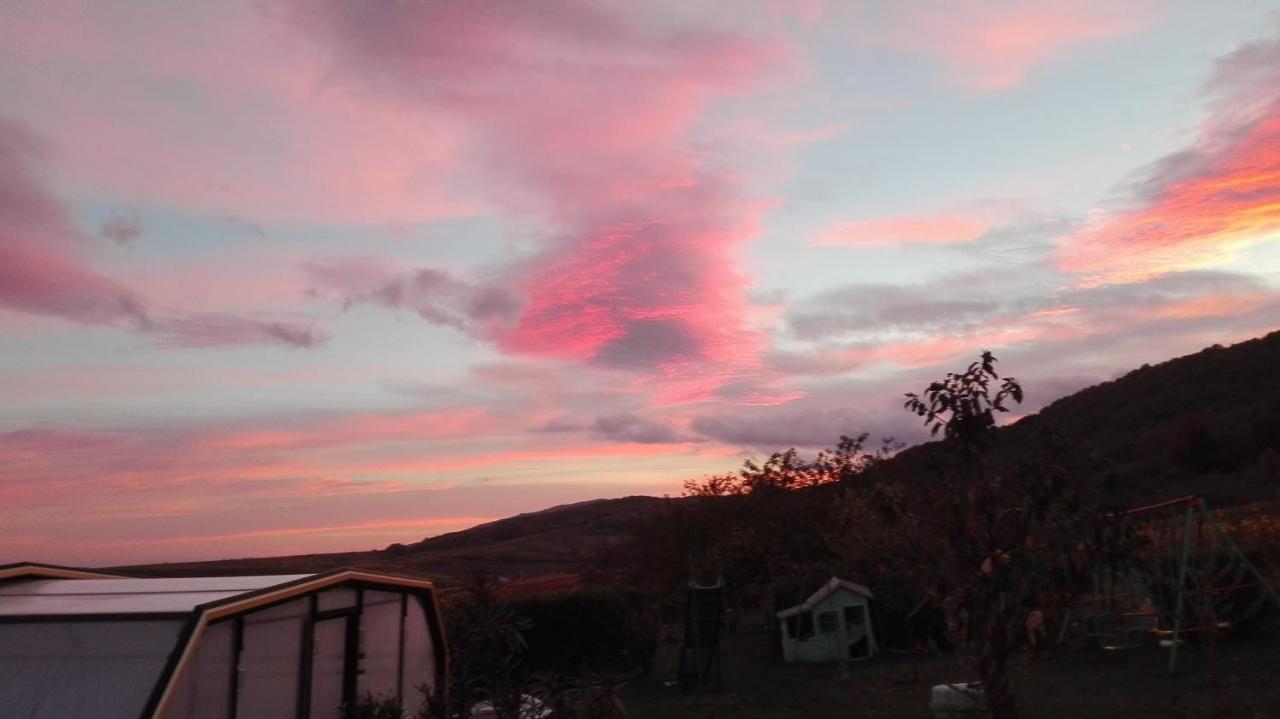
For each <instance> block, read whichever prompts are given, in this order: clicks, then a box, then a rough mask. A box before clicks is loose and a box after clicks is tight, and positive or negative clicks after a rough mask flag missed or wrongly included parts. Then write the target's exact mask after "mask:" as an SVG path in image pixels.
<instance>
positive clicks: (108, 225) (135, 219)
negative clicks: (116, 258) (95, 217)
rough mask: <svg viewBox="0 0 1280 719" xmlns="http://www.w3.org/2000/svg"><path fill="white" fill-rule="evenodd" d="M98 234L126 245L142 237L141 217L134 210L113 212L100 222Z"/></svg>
mask: <svg viewBox="0 0 1280 719" xmlns="http://www.w3.org/2000/svg"><path fill="white" fill-rule="evenodd" d="M98 234H99V235H101V236H102V237H103V238H105V239H108V240H111V241H112V242H114V243H116V244H118V245H127V244H129V243H131V242H133V241H134V240H136V239H138V238H139V237H142V217H141V216H140V215H139V214H138V213H136V212H132V213H128V214H120V213H117V214H114V215H112V216H111V217H110V218H109V219H108V220H107V221H106V222H104V223H102V227H100V228H98Z"/></svg>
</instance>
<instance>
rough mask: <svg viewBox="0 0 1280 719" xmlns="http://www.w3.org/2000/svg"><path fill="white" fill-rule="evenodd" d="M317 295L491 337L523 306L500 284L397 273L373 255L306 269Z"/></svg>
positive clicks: (436, 273)
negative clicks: (405, 313) (397, 311)
mask: <svg viewBox="0 0 1280 719" xmlns="http://www.w3.org/2000/svg"><path fill="white" fill-rule="evenodd" d="M303 267H304V269H305V270H306V272H307V274H308V275H309V276H310V277H311V281H312V283H313V285H314V287H313V288H312V290H311V294H312V295H313V296H318V297H333V298H336V299H338V300H339V301H341V302H342V303H343V305H344V306H347V307H350V306H353V305H356V304H373V305H378V306H381V307H388V308H392V309H405V310H409V311H412V312H416V313H417V314H418V316H419V317H421V318H422V319H424V320H426V321H428V322H430V323H432V324H436V325H441V326H444V327H452V328H454V329H456V330H459V331H461V332H464V333H468V334H471V335H474V336H478V337H482V338H483V337H487V336H488V335H489V334H490V333H491V332H492V331H493V330H494V328H495V327H497V326H500V325H505V324H507V323H510V322H511V321H512V320H513V319H514V318H515V316H516V315H517V314H518V313H519V311H520V307H521V302H520V301H519V299H518V298H517V297H516V296H515V295H514V294H513V293H512V292H511V291H509V290H507V289H506V288H505V287H502V286H500V285H478V284H475V283H472V282H469V281H467V280H463V279H461V278H459V277H456V276H454V275H453V274H452V273H450V272H449V271H448V270H442V269H437V268H434V267H423V268H418V269H415V270H409V271H405V270H397V269H394V268H392V267H390V266H389V265H387V264H385V263H383V262H382V261H380V260H378V259H376V258H373V257H343V258H331V259H328V260H322V261H317V262H309V263H306V264H305V265H304V266H303Z"/></svg>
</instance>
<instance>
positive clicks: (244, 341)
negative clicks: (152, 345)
mask: <svg viewBox="0 0 1280 719" xmlns="http://www.w3.org/2000/svg"><path fill="white" fill-rule="evenodd" d="M152 332H153V333H154V334H155V335H156V336H158V337H159V338H160V342H161V344H162V345H165V346H172V347H189V348H200V347H231V346H238V345H256V344H282V345H287V346H289V347H299V348H311V347H318V346H320V345H322V344H324V343H325V342H326V341H328V335H327V334H325V333H324V332H323V331H321V330H320V329H319V328H317V327H316V326H315V325H313V324H311V323H309V322H289V321H281V320H262V319H254V318H250V317H242V316H240V315H234V314H227V313H223V312H204V313H198V314H191V315H186V316H180V317H169V318H165V319H163V320H159V321H157V322H156V323H155V324H154V326H153V327H152Z"/></svg>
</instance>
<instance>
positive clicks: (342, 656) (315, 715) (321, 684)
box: [311, 616, 357, 719]
mask: <svg viewBox="0 0 1280 719" xmlns="http://www.w3.org/2000/svg"><path fill="white" fill-rule="evenodd" d="M356 627H357V625H356V617H355V616H341V617H333V618H331V619H322V620H319V621H317V622H316V623H315V640H314V645H313V650H312V655H311V719H339V718H340V717H341V716H342V705H343V704H344V703H345V702H349V701H351V699H352V696H351V693H352V691H351V688H349V684H354V681H352V680H354V678H355V677H354V669H355V659H356V647H355V644H356V640H357V634H356V632H355V631H353V630H355V629H356ZM349 674H350V675H351V676H350V677H349V676H348V675H349Z"/></svg>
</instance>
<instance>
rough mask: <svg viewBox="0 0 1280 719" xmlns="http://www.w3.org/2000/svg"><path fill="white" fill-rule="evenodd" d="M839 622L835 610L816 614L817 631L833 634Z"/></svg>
mask: <svg viewBox="0 0 1280 719" xmlns="http://www.w3.org/2000/svg"><path fill="white" fill-rule="evenodd" d="M837 626H839V623H838V621H837V619H836V613H835V612H822V613H821V614H819V615H818V631H819V632H822V633H823V634H835V632H836V627H837Z"/></svg>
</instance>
